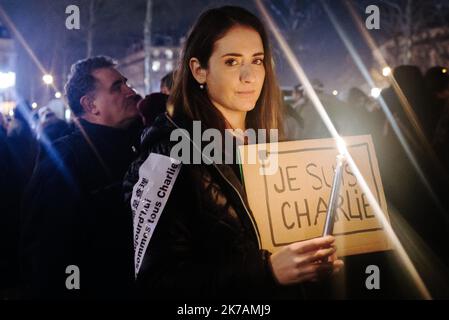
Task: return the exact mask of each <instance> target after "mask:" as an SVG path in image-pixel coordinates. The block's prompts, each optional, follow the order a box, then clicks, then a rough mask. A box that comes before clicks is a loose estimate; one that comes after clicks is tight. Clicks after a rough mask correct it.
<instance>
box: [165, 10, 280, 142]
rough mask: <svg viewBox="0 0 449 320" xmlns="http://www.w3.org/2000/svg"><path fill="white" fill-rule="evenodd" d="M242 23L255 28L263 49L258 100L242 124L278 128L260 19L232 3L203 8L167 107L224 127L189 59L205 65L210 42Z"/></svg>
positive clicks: (275, 86)
mask: <svg viewBox="0 0 449 320" xmlns="http://www.w3.org/2000/svg"><path fill="white" fill-rule="evenodd" d="M234 26H245V27H250V28H252V29H254V30H255V31H257V32H258V33H259V35H260V37H261V39H262V43H263V48H264V55H265V58H264V67H265V80H264V84H263V87H262V91H261V93H260V96H259V99H258V100H257V102H256V105H255V107H254V109H253V110H251V111H249V112H248V113H247V116H246V127H247V129H248V128H251V129H266V130H269V129H279V130H280V135H281V134H282V130H281V128H280V115H281V109H280V107H281V95H280V91H279V87H278V84H277V81H276V76H275V73H274V68H273V59H272V54H271V48H270V45H269V41H268V36H267V33H266V31H265V28H264V26H263V24H262V23H261V21H260V20H259V19H258V18H257V17H256V16H255V15H253V14H252V13H250V12H249V11H247V10H245V9H243V8H240V7H234V6H224V7H221V8H215V9H210V10H208V11H205V12H204V13H203V14H201V16H200V17H199V18H198V20H197V22H196V23H195V25H194V26H193V28H192V29H191V31H190V33H189V36H188V38H187V41H186V42H185V45H184V49H183V54H182V58H181V61H180V66H179V68H178V70H177V72H176V78H175V84H174V88H173V91H172V93H171V95H170V99H169V103H168V105H169V108H173V110H172V112H173V113H174V115H175V116H176V115H177V114H179V113H183V114H186V115H187V116H188V117H189V118H191V119H192V120H200V121H201V122H202V124H204V125H205V126H206V127H209V128H217V129H219V130H224V129H226V124H225V120H224V117H223V115H222V114H221V112H220V111H219V110H218V109H217V108H215V107H214V105H213V104H212V102H211V101H210V99H209V97H208V95H207V92H206V90H202V89H200V87H199V84H198V82H197V81H196V80H195V78H194V77H193V75H192V73H191V71H190V67H189V61H190V59H191V58H197V59H198V60H199V62H200V65H201V67H203V68H207V67H208V61H209V58H210V56H211V55H212V52H213V49H214V44H215V42H216V41H217V40H219V39H220V38H222V37H223V36H224V35H225V34H226V33H227V32H228V31H229V30H230V29H231V28H232V27H234Z"/></svg>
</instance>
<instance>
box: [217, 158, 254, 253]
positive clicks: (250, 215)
mask: <svg viewBox="0 0 449 320" xmlns="http://www.w3.org/2000/svg"><path fill="white" fill-rule="evenodd" d="M214 167H215V168H216V169H217V171H218V172H219V173H220V175H221V176H222V178H223V179H224V180H225V181H226V182H227V183H228V184H229V185H230V186H231V187H232V189H234V191H235V192H236V193H237V195H238V196H239V199H240V202H241V203H242V205H243V208H244V209H245V212H246V214H247V215H248V217H249V219H250V220H251V224H252V226H253V228H254V232H255V233H256V238H257V245H258V247H259V250H260V249H262V243H261V241H260V236H259V229H257V225H256V223H255V221H254V218H253V216H252V214H251V213H250V212H249V210H248V208H247V207H246V204H245V201H243V198H242V196H241V195H240V192H239V191H238V190H237V189H236V188H235V187H234V185H233V184H232V183H231V181H229V180H228V178H226V177H225V175H224V174H223V173H222V172H221V171H220V169H218V168H217V166H216V165H215V163H214Z"/></svg>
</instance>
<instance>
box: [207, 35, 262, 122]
mask: <svg viewBox="0 0 449 320" xmlns="http://www.w3.org/2000/svg"><path fill="white" fill-rule="evenodd" d="M263 59H264V50H263V44H262V39H261V37H260V35H259V33H258V32H257V31H255V30H254V29H251V28H249V27H243V26H235V27H233V28H231V29H230V30H229V31H228V32H227V33H226V34H225V36H224V37H222V38H221V39H219V40H217V42H215V45H214V50H213V52H212V55H211V57H210V59H209V65H208V68H207V70H206V88H207V93H208V95H209V98H210V100H211V101H212V103H213V104H214V106H215V107H216V108H218V109H219V110H220V111H221V112H222V113H223V114H225V115H226V114H229V113H235V112H237V113H246V112H248V111H250V110H252V109H253V108H254V106H255V105H256V102H257V99H258V98H259V96H260V92H261V91H262V86H263V83H264V79H265V67H264V63H263Z"/></svg>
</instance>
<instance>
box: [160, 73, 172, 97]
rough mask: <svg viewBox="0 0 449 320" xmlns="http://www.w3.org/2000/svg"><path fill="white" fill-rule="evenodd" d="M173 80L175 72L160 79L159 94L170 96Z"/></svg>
mask: <svg viewBox="0 0 449 320" xmlns="http://www.w3.org/2000/svg"><path fill="white" fill-rule="evenodd" d="M174 78H175V72H174V71H172V72H169V73H167V74H166V75H165V76H164V77H163V78H162V79H161V92H162V93H163V94H166V95H170V92H171V90H172V88H173V81H174Z"/></svg>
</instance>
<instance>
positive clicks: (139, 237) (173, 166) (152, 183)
mask: <svg viewBox="0 0 449 320" xmlns="http://www.w3.org/2000/svg"><path fill="white" fill-rule="evenodd" d="M180 169H181V162H180V161H178V160H176V159H173V158H170V157H167V156H164V155H160V154H156V153H150V155H149V156H148V158H147V159H146V160H145V162H144V163H143V164H142V165H141V166H140V168H139V180H138V181H137V183H136V184H135V185H134V188H133V194H132V197H131V208H132V213H133V227H134V238H133V240H134V241H133V242H134V268H135V269H134V272H135V276H136V277H137V274H138V272H139V269H140V266H141V264H142V261H143V258H144V256H145V251H146V250H147V247H148V243H149V242H150V240H151V237H152V236H153V233H154V229H155V228H156V225H157V223H158V221H159V218H160V215H161V213H162V211H163V210H164V207H165V205H166V203H167V200H168V198H169V196H170V193H171V191H172V188H173V185H174V184H175V181H176V178H177V176H178V173H179V170H180Z"/></svg>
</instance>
